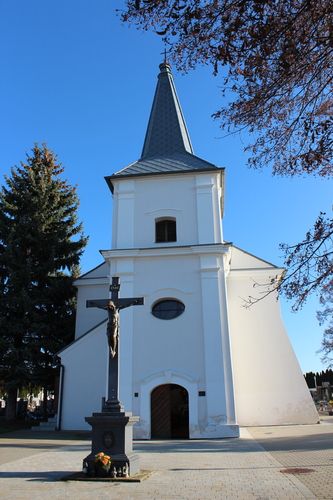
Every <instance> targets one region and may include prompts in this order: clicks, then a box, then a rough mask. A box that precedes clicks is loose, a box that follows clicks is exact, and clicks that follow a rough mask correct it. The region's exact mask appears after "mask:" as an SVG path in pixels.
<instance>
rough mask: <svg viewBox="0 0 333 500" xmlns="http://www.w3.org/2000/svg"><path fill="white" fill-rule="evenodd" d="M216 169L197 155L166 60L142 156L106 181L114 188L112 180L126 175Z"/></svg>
mask: <svg viewBox="0 0 333 500" xmlns="http://www.w3.org/2000/svg"><path fill="white" fill-rule="evenodd" d="M214 169H218V167H217V166H216V165H213V164H212V163H209V162H207V161H205V160H202V159H201V158H199V157H197V156H195V155H194V154H193V149H192V145H191V141H190V137H189V134H188V131H187V127H186V123H185V120H184V116H183V113H182V110H181V107H180V103H179V100H178V96H177V92H176V88H175V85H174V81H173V76H172V74H171V66H170V65H169V64H168V63H167V62H166V61H165V62H164V63H162V64H161V65H160V74H159V75H158V82H157V87H156V92H155V97H154V101H153V106H152V109H151V113H150V117H149V122H148V127H147V132H146V137H145V141H144V145H143V150H142V155H141V158H140V159H139V160H137V161H136V162H134V163H132V164H131V165H128V166H127V167H125V168H123V169H122V170H119V171H118V172H116V173H115V174H113V175H111V176H108V177H106V181H107V183H108V184H109V186H110V187H111V189H112V179H114V178H118V177H123V176H138V175H154V174H162V173H172V172H184V171H193V170H214Z"/></svg>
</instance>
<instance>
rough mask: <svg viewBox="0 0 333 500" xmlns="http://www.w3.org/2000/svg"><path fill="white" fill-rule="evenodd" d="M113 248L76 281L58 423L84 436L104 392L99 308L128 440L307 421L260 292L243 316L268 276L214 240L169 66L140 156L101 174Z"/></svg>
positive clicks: (210, 204)
mask: <svg viewBox="0 0 333 500" xmlns="http://www.w3.org/2000/svg"><path fill="white" fill-rule="evenodd" d="M106 181H107V184H108V186H109V188H110V191H111V193H112V197H113V221H112V247H111V249H109V250H103V251H101V253H102V256H103V258H104V262H103V263H102V264H101V265H100V266H99V267H97V268H95V269H93V270H91V271H90V272H88V273H86V274H84V275H83V276H81V277H80V278H79V279H78V280H77V281H76V283H75V284H76V286H77V290H78V305H77V322H76V332H75V340H74V342H72V343H71V344H70V345H68V346H67V347H66V348H64V349H63V350H62V351H61V352H60V353H58V355H59V357H60V358H61V364H62V367H63V369H62V384H61V385H62V390H61V398H60V402H59V412H58V428H61V429H63V430H65V429H86V430H88V429H90V426H89V425H88V424H87V423H86V422H85V417H88V416H90V415H91V414H92V413H93V412H96V411H100V410H101V404H102V398H103V397H105V396H106V395H107V378H108V359H109V350H108V345H107V337H106V324H107V313H106V312H105V311H103V310H101V309H97V308H86V301H87V300H94V299H106V298H108V297H109V296H110V295H109V293H110V292H109V286H110V283H111V281H112V277H119V279H120V283H121V288H120V292H119V296H120V297H144V301H145V304H144V306H140V307H128V308H127V309H124V310H122V311H120V341H119V360H120V361H119V362H120V401H121V402H122V404H123V405H124V407H125V411H127V412H132V413H133V415H135V416H139V417H140V420H139V422H138V423H137V424H136V425H135V426H134V429H133V431H134V437H135V438H137V439H151V438H186V437H189V438H191V439H196V438H219V437H237V436H238V435H239V426H258V425H285V424H308V423H315V422H317V421H318V415H317V412H316V410H315V408H314V405H313V402H312V398H311V396H310V393H309V390H308V388H307V386H306V383H305V381H304V378H303V375H302V373H301V370H300V367H299V364H298V362H297V359H296V357H295V354H294V351H293V348H292V346H291V343H290V341H289V338H288V335H287V332H286V330H285V327H284V325H283V322H282V319H281V314H280V308H279V303H278V302H277V301H276V296H274V294H271V295H269V296H267V298H265V299H264V300H262V301H260V302H258V303H257V304H255V305H253V306H252V307H251V308H249V309H246V308H244V307H243V299H242V298H246V297H248V296H250V295H252V296H253V286H252V285H253V282H258V283H261V284H265V283H268V282H269V281H270V279H271V277H274V276H276V275H279V274H281V273H282V272H283V269H281V268H278V267H276V266H274V265H272V264H270V263H268V262H266V261H265V260H263V259H262V258H259V257H256V256H253V255H250V254H249V253H247V252H246V251H244V250H242V249H240V248H237V247H236V246H234V245H233V244H231V243H228V242H226V241H224V239H223V233H222V223H221V219H222V215H223V204H224V169H223V168H220V167H217V166H216V165H214V164H212V163H209V162H208V161H205V160H203V159H201V158H198V157H197V156H195V155H194V153H193V149H192V145H191V141H190V138H189V134H188V131H187V127H186V124H185V120H184V117H183V114H182V111H181V107H180V103H179V100H178V97H177V93H176V90H175V86H174V81H173V77H172V74H171V67H170V65H169V64H168V63H167V62H164V63H163V64H161V65H160V74H159V75H158V82H157V88H156V93H155V97H154V101H153V105H152V110H151V114H150V118H149V123H148V128H147V132H146V137H145V141H144V145H143V151H142V156H141V158H140V159H139V160H138V161H136V162H134V163H132V164H131V165H129V166H127V167H125V168H123V169H122V170H119V171H117V172H116V173H114V174H112V175H110V176H108V177H106Z"/></svg>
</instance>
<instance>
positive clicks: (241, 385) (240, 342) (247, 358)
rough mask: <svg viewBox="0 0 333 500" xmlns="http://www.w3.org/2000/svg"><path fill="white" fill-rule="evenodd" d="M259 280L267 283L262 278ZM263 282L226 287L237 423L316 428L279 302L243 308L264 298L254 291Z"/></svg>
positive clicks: (243, 281)
mask: <svg viewBox="0 0 333 500" xmlns="http://www.w3.org/2000/svg"><path fill="white" fill-rule="evenodd" d="M268 278H269V277H268V276H267V278H266V282H267V281H268ZM259 279H261V280H262V282H264V278H263V277H262V276H261V277H260V278H259ZM259 279H257V278H256V276H255V274H253V276H252V277H250V276H247V277H244V278H243V279H241V278H232V277H229V279H228V281H227V289H228V304H229V323H230V341H231V354H232V361H233V373H234V387H235V401H236V415H237V422H238V423H239V425H283V424H287V423H292V424H301V423H303V424H304V423H314V422H315V421H316V419H317V420H318V418H317V415H316V411H315V410H314V406H313V402H312V398H311V396H310V393H309V391H308V389H307V386H306V383H305V381H304V377H303V375H302V372H301V369H300V367H299V364H298V361H297V359H296V356H295V354H294V351H293V348H292V346H291V343H290V340H289V338H288V335H287V332H286V330H285V327H284V324H283V321H282V318H281V313H280V306H279V303H278V302H277V301H276V296H275V295H274V294H271V295H269V296H268V297H266V298H265V299H263V300H262V301H260V302H258V303H257V304H254V305H253V306H252V307H251V308H249V309H246V308H244V307H243V306H244V302H243V300H242V298H243V299H247V298H248V297H249V296H250V295H252V296H254V295H255V294H258V295H259V296H260V293H262V291H263V289H262V288H258V289H254V288H253V283H254V281H259Z"/></svg>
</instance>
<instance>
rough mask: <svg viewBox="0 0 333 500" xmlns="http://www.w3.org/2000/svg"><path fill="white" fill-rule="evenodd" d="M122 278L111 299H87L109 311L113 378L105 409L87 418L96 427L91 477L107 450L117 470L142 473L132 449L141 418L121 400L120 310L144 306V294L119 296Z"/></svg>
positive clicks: (87, 464)
mask: <svg viewBox="0 0 333 500" xmlns="http://www.w3.org/2000/svg"><path fill="white" fill-rule="evenodd" d="M119 290H120V284H119V278H118V277H114V278H112V284H111V285H110V292H111V298H110V299H100V300H87V304H86V305H87V307H98V308H100V309H104V310H106V311H107V312H108V323H107V328H106V334H107V338H108V344H109V350H110V357H109V378H108V397H107V400H105V398H103V402H102V412H100V413H93V414H92V416H91V417H86V418H85V420H86V422H88V423H89V424H90V425H91V426H92V449H91V453H90V455H88V456H87V457H86V458H85V459H84V461H83V463H84V468H85V469H87V473H88V476H94V471H95V468H94V458H95V455H96V454H97V453H100V452H103V453H105V454H106V455H110V456H111V459H112V467H115V468H116V470H117V471H123V470H124V469H126V470H127V469H128V472H129V475H130V476H132V475H133V474H135V473H137V472H139V470H140V458H139V456H138V455H137V454H136V453H134V452H133V450H132V428H133V425H134V424H135V423H136V422H137V421H138V419H139V417H133V416H132V414H131V413H125V411H124V408H123V406H122V404H121V402H120V401H119V362H118V338H119V310H121V309H124V308H125V307H130V306H134V305H143V304H144V299H143V297H139V298H135V297H134V298H119Z"/></svg>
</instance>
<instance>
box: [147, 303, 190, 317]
mask: <svg viewBox="0 0 333 500" xmlns="http://www.w3.org/2000/svg"><path fill="white" fill-rule="evenodd" d="M184 310H185V306H184V304H183V303H182V302H180V301H179V300H175V299H165V300H160V301H159V302H156V304H155V305H154V306H153V309H152V313H153V315H154V316H155V317H156V318H159V319H174V318H177V316H180V315H181V314H182V313H183V312H184Z"/></svg>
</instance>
